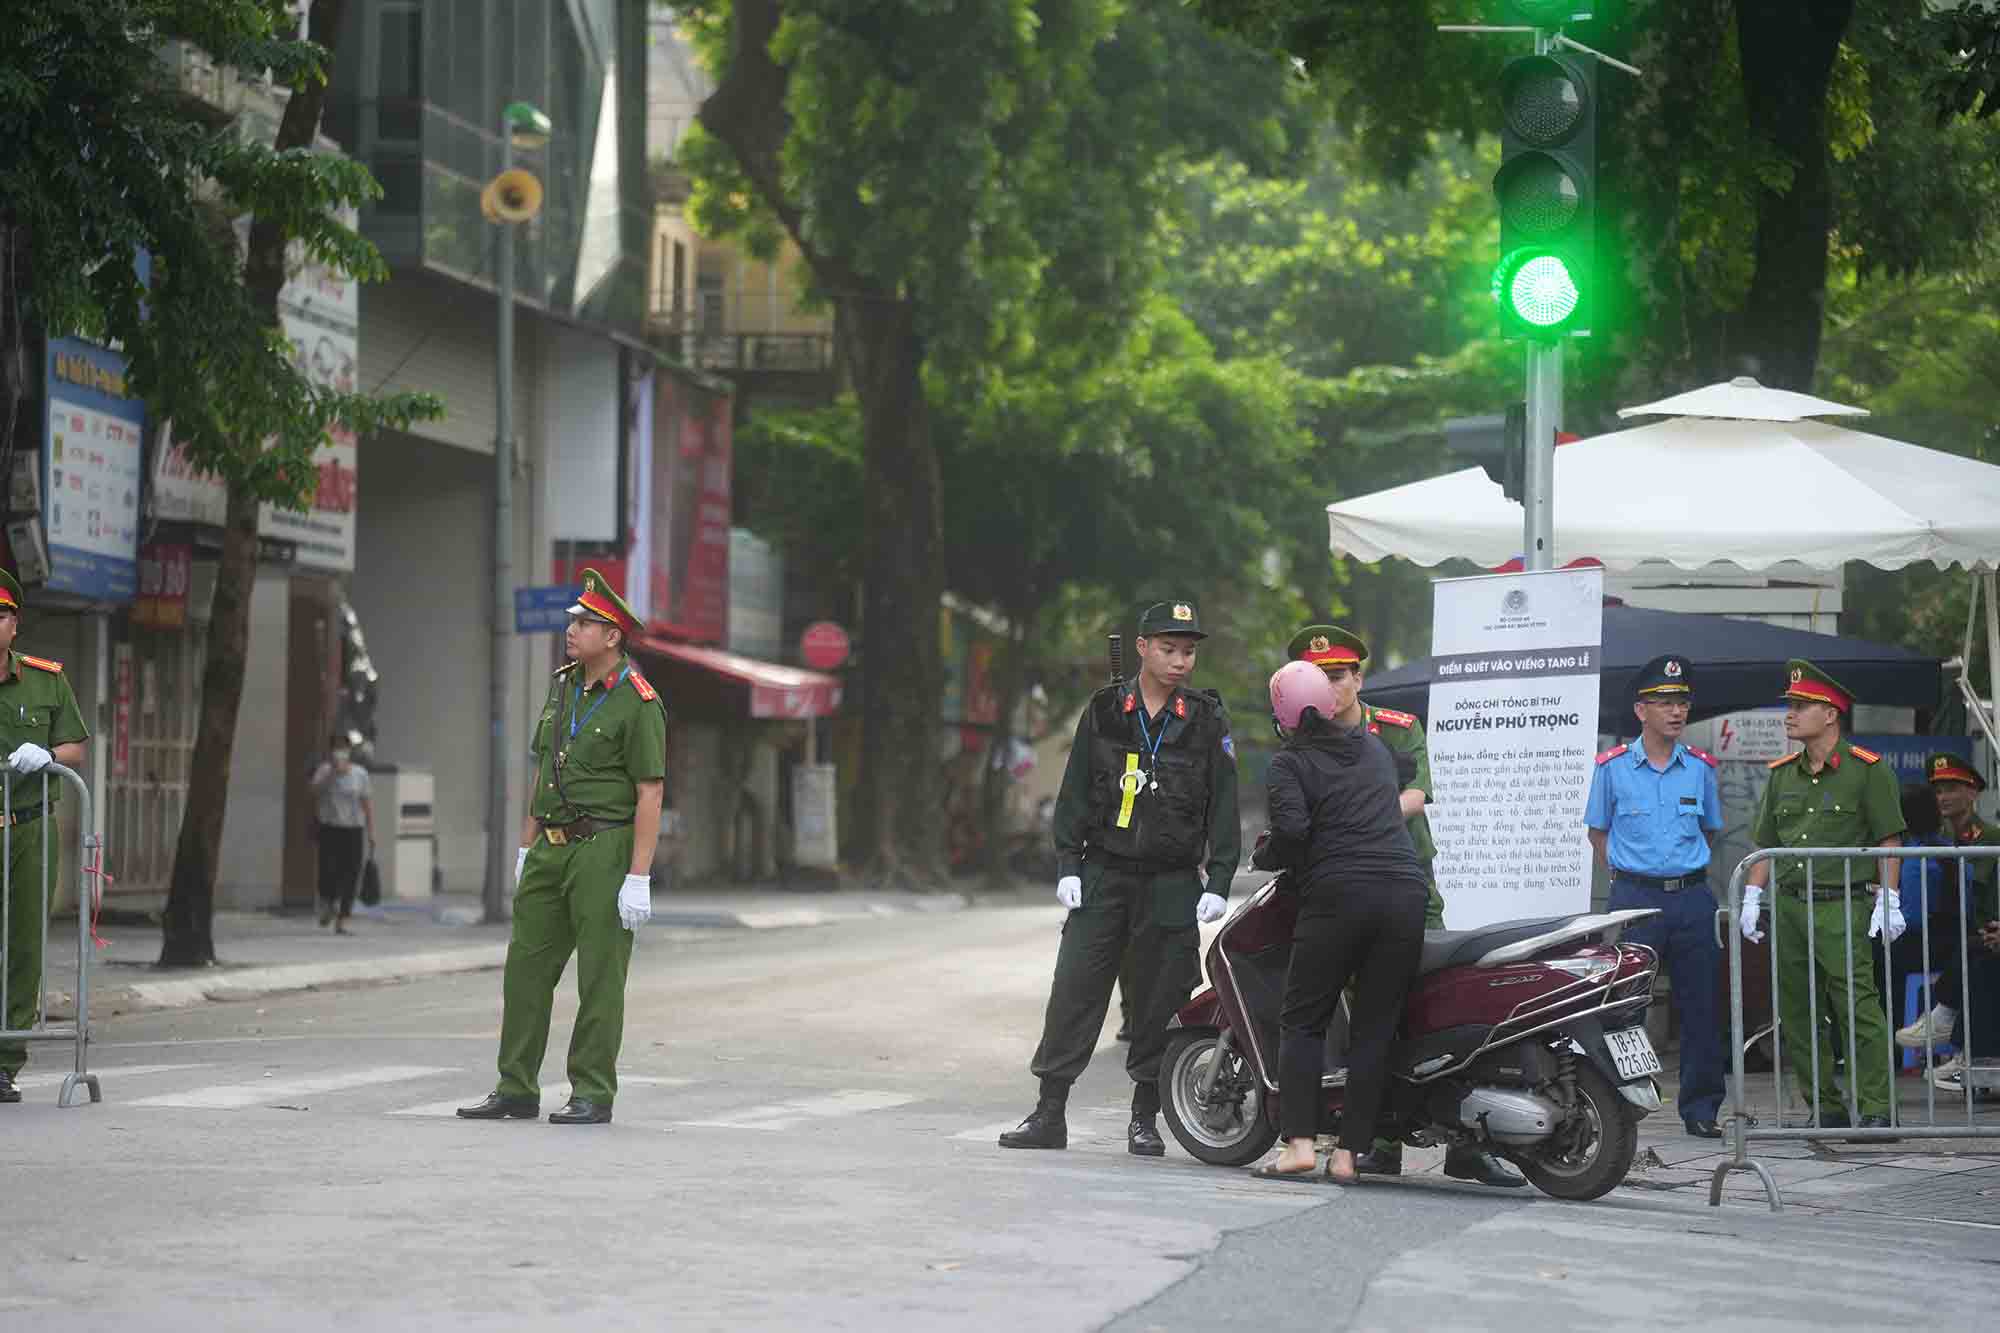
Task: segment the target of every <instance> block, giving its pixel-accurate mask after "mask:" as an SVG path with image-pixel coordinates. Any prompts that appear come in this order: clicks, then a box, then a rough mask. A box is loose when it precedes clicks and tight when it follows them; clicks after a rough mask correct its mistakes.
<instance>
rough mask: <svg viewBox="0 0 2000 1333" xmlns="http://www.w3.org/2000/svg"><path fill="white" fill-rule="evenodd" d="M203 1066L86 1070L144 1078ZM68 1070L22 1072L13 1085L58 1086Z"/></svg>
mask: <svg viewBox="0 0 2000 1333" xmlns="http://www.w3.org/2000/svg"><path fill="white" fill-rule="evenodd" d="M205 1067H206V1066H205V1064H200V1063H197V1064H191V1065H123V1066H119V1065H101V1066H98V1067H97V1068H94V1069H91V1070H89V1071H88V1072H89V1073H92V1074H95V1075H96V1076H97V1077H98V1079H100V1080H104V1079H114V1078H144V1077H145V1076H146V1075H148V1074H168V1073H172V1072H173V1071H174V1070H176V1069H202V1068H205ZM70 1072H71V1071H69V1070H67V1069H65V1070H63V1071H61V1072H60V1073H54V1074H24V1075H22V1076H21V1077H20V1078H17V1079H15V1080H14V1086H15V1087H17V1088H19V1089H21V1090H22V1091H23V1092H29V1091H32V1090H34V1089H36V1088H53V1087H58V1086H60V1085H61V1083H62V1081H63V1080H64V1079H66V1078H68V1077H69V1076H70Z"/></svg>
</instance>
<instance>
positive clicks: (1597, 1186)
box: [1507, 1060, 1639, 1203]
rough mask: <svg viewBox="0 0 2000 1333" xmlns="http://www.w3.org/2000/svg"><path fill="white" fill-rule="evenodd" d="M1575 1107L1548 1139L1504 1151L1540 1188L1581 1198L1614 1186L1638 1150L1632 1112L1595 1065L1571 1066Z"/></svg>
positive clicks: (1606, 1191) (1593, 1196) (1595, 1196)
mask: <svg viewBox="0 0 2000 1333" xmlns="http://www.w3.org/2000/svg"><path fill="white" fill-rule="evenodd" d="M1576 1102H1577V1105H1576V1112H1575V1114H1574V1115H1573V1116H1572V1117H1571V1118H1570V1119H1569V1120H1567V1121H1565V1122H1564V1123H1563V1124H1562V1125H1561V1126H1559V1127H1558V1128H1557V1130H1556V1132H1555V1135H1554V1136H1553V1137H1551V1138H1549V1139H1548V1140H1546V1141H1544V1142H1542V1143H1538V1144H1536V1145H1535V1146H1534V1147H1532V1148H1512V1149H1509V1150H1508V1152H1507V1156H1508V1157H1509V1158H1510V1159H1512V1161H1513V1162H1514V1164H1515V1165H1516V1166H1518V1167H1520V1168H1521V1172H1522V1174H1523V1175H1525V1176H1527V1178H1528V1179H1529V1180H1531V1181H1533V1182H1534V1183H1535V1188H1536V1189H1538V1190H1540V1191H1541V1192H1542V1193H1544V1194H1547V1195H1551V1196H1553V1197H1555V1198H1558V1199H1570V1200H1574V1201H1576V1202H1579V1203H1581V1202H1585V1201H1588V1200H1590V1199H1599V1198H1602V1197H1604V1196H1605V1195H1606V1194H1609V1193H1610V1192H1611V1191H1612V1190H1614V1189H1616V1188H1617V1187H1618V1185H1619V1184H1620V1182H1622V1181H1623V1180H1624V1179H1625V1173H1626V1172H1628V1171H1630V1170H1631V1169H1632V1157H1633V1155H1634V1154H1635V1153H1636V1152H1638V1150H1639V1127H1638V1116H1637V1113H1636V1112H1634V1110H1633V1109H1632V1105H1631V1103H1629V1102H1627V1101H1626V1100H1625V1099H1624V1098H1623V1097H1620V1096H1619V1095H1618V1089H1617V1088H1616V1087H1614V1086H1612V1083H1611V1080H1610V1079H1608V1078H1606V1077H1605V1076H1604V1074H1603V1072H1602V1071H1601V1070H1599V1069H1598V1068H1597V1066H1596V1065H1593V1064H1589V1063H1587V1062H1585V1061H1582V1060H1579V1061H1577V1065H1576Z"/></svg>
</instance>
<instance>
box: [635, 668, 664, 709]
mask: <svg viewBox="0 0 2000 1333" xmlns="http://www.w3.org/2000/svg"><path fill="white" fill-rule="evenodd" d="M632 688H633V689H635V690H637V691H639V697H640V698H641V699H644V700H645V701H646V702H647V703H651V702H653V700H655V699H657V698H659V697H660V692H659V691H658V690H656V689H654V688H653V683H652V682H651V681H649V680H647V679H646V678H645V677H644V676H642V675H640V674H639V673H638V672H636V671H634V672H633V673H632Z"/></svg>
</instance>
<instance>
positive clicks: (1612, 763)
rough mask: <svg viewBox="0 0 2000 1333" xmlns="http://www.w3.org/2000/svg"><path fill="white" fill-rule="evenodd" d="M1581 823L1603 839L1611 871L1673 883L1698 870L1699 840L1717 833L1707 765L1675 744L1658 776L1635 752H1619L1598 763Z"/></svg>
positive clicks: (1704, 842)
mask: <svg viewBox="0 0 2000 1333" xmlns="http://www.w3.org/2000/svg"><path fill="white" fill-rule="evenodd" d="M1583 822H1584V823H1585V824H1588V825H1589V826H1590V827H1591V828H1594V829H1600V830H1603V831H1604V832H1607V833H1608V834H1610V837H1609V840H1608V841H1607V844H1606V846H1605V849H1604V850H1605V853H1606V855H1607V856H1608V857H1609V858H1610V861H1611V868H1612V869H1613V870H1629V871H1631V872H1632V873H1634V874H1638V875H1655V876H1658V877H1660V878H1662V879H1674V878H1677V877H1679V876H1681V875H1691V874H1693V873H1694V872H1695V871H1697V870H1702V869H1705V868H1706V867H1707V865H1708V858H1709V849H1708V838H1707V836H1706V835H1707V834H1709V833H1716V832H1720V831H1721V829H1722V799H1721V796H1720V795H1719V794H1718V791H1717V788H1716V782H1715V761H1714V760H1712V759H1710V758H1709V757H1708V756H1707V755H1705V754H1702V753H1701V752H1700V751H1699V750H1691V749H1689V748H1688V747H1687V746H1685V745H1675V746H1674V753H1673V756H1672V757H1671V758H1669V759H1668V760H1667V766H1666V767H1665V768H1664V769H1660V768H1655V767H1653V765H1652V762H1651V761H1650V760H1648V759H1647V758H1646V748H1645V747H1644V746H1643V745H1638V744H1633V745H1621V746H1619V747H1618V748H1617V749H1615V750H1612V751H1610V752H1608V753H1606V754H1604V755H1600V756H1599V757H1598V761H1597V772H1596V774H1595V775H1594V776H1593V777H1592V779H1591V783H1590V802H1589V804H1587V805H1586V806H1585V807H1584V811H1583Z"/></svg>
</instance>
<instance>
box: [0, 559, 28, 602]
mask: <svg viewBox="0 0 2000 1333" xmlns="http://www.w3.org/2000/svg"><path fill="white" fill-rule="evenodd" d="M24 601H25V599H24V597H23V596H22V593H21V581H20V580H19V579H17V578H15V577H14V576H13V575H12V574H9V573H8V572H7V571H6V570H4V569H0V610H11V611H14V612H16V613H18V612H19V611H20V609H21V606H22V604H23V602H24Z"/></svg>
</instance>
